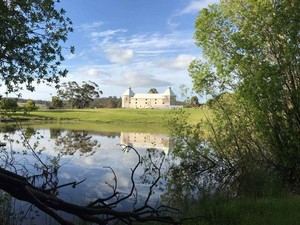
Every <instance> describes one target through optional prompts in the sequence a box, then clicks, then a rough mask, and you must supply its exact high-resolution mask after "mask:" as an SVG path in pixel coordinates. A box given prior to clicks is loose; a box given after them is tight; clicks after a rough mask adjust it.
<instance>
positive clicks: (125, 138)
mask: <svg viewBox="0 0 300 225" xmlns="http://www.w3.org/2000/svg"><path fill="white" fill-rule="evenodd" d="M120 143H121V144H123V145H128V146H132V147H134V148H157V149H161V150H163V151H164V152H165V153H166V154H168V152H169V149H170V138H169V136H168V135H166V134H150V133H129V132H121V140H120Z"/></svg>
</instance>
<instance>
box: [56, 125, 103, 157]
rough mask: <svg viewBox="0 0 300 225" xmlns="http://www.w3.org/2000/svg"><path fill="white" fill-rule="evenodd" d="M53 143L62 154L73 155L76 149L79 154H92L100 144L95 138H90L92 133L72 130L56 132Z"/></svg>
mask: <svg viewBox="0 0 300 225" xmlns="http://www.w3.org/2000/svg"><path fill="white" fill-rule="evenodd" d="M55 145H56V149H58V150H59V151H60V152H61V154H64V155H74V153H75V152H77V151H79V152H80V155H84V154H89V155H93V154H94V153H95V151H96V150H97V149H98V148H100V146H101V144H100V143H99V142H98V141H97V140H93V139H92V135H90V134H89V133H88V131H73V130H67V131H65V132H59V133H57V137H56V140H55Z"/></svg>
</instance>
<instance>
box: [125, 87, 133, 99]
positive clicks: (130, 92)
mask: <svg viewBox="0 0 300 225" xmlns="http://www.w3.org/2000/svg"><path fill="white" fill-rule="evenodd" d="M123 95H127V96H129V97H133V96H134V95H135V94H134V92H133V91H132V90H131V87H129V88H128V89H127V90H126V91H125V92H124V93H123Z"/></svg>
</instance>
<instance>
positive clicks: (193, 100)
mask: <svg viewBox="0 0 300 225" xmlns="http://www.w3.org/2000/svg"><path fill="white" fill-rule="evenodd" d="M191 105H192V106H194V107H198V106H199V99H198V97H197V96H193V97H192V98H191Z"/></svg>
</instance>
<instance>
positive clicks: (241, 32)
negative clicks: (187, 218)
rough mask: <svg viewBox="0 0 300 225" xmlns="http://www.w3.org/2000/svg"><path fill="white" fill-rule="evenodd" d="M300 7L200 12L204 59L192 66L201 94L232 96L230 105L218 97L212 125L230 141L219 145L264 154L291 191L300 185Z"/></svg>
mask: <svg viewBox="0 0 300 225" xmlns="http://www.w3.org/2000/svg"><path fill="white" fill-rule="evenodd" d="M299 10H300V2H299V1H297V0H291V1H287V0H281V1H269V0H262V1H255V0H226V1H225V0H224V1H222V0H221V1H220V3H219V4H215V5H212V6H210V7H209V8H207V9H203V10H202V11H201V12H200V14H199V16H198V18H197V20H196V23H195V28H196V31H195V39H196V44H197V45H198V46H199V47H201V49H202V52H203V55H204V58H205V60H204V61H200V60H199V61H194V62H192V64H191V66H190V69H189V71H190V75H191V77H192V79H193V84H194V89H195V90H196V91H197V92H198V93H200V94H201V93H202V94H204V93H207V94H210V95H212V96H213V97H216V96H218V95H220V94H222V93H224V92H229V93H233V95H231V99H232V100H234V101H230V102H232V104H225V101H224V100H225V99H224V98H223V97H226V96H223V97H222V98H221V100H216V102H215V103H216V104H214V112H215V115H216V116H215V120H214V123H213V125H214V128H216V127H217V128H218V130H216V129H214V132H215V134H216V133H217V134H218V135H224V134H226V135H227V136H228V137H229V136H230V137H231V138H232V139H231V140H232V141H231V142H230V140H229V139H227V138H222V140H223V141H224V142H223V143H222V141H218V140H216V139H217V138H218V136H216V137H215V139H214V140H215V143H219V144H221V145H222V144H224V143H225V141H226V144H224V145H222V148H223V150H224V148H225V149H226V148H232V149H236V151H235V152H237V151H241V152H245V151H247V152H254V151H255V152H260V154H259V155H256V156H255V157H257V156H259V157H258V158H256V160H257V161H256V162H258V161H260V162H264V163H265V168H268V170H273V171H277V172H278V173H279V174H281V177H282V179H283V180H284V181H285V183H288V184H292V185H291V186H293V185H296V184H297V185H299V184H300V180H299V179H298V178H297V177H298V176H297V174H299V172H300V169H299V168H300V166H299V165H300V148H299V146H300V139H299V138H298V137H299V135H300V90H299V87H300V72H299V71H300V70H299V68H300V61H299V58H300V50H299V45H300V20H299ZM227 97H229V96H228V95H227ZM234 107H237V108H238V109H241V110H240V111H239V110H236V108H234ZM222 119H223V120H222ZM221 130H222V132H221ZM219 131H220V132H219ZM245 134H247V136H245ZM224 137H225V136H224ZM240 137H242V138H240ZM214 147H216V145H215V146H214ZM227 150H228V151H229V149H227ZM248 158H249V157H248ZM250 158H251V157H250ZM250 158H249V159H250ZM271 168H272V169H271Z"/></svg>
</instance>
